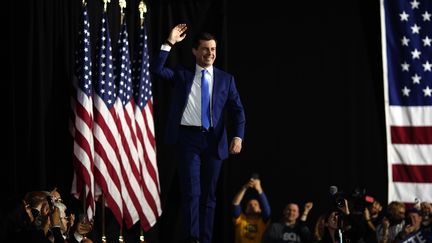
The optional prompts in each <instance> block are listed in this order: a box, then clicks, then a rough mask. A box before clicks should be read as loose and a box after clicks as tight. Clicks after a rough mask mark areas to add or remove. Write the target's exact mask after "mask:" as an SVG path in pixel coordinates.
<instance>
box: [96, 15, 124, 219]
mask: <svg viewBox="0 0 432 243" xmlns="http://www.w3.org/2000/svg"><path fill="white" fill-rule="evenodd" d="M97 48H98V50H97V63H96V70H97V73H96V76H97V78H96V83H95V86H94V87H95V92H94V95H93V100H94V110H93V111H94V128H93V135H94V150H95V159H94V163H95V180H96V182H97V184H98V185H99V186H100V188H101V190H102V193H103V196H104V197H105V200H106V204H107V206H108V207H109V208H110V209H111V211H112V213H113V214H114V217H115V218H116V219H117V221H118V222H119V224H120V225H122V222H123V198H122V191H123V190H124V188H125V183H124V181H123V177H122V169H121V164H120V163H121V155H120V152H119V146H120V145H121V142H120V139H121V138H120V136H119V132H118V129H117V123H118V114H117V111H116V109H115V106H114V104H115V103H116V99H117V91H116V86H115V82H114V76H113V60H112V49H111V38H110V34H109V26H108V18H107V13H106V11H104V12H103V14H102V23H101V27H100V36H99V43H98V45H97Z"/></svg>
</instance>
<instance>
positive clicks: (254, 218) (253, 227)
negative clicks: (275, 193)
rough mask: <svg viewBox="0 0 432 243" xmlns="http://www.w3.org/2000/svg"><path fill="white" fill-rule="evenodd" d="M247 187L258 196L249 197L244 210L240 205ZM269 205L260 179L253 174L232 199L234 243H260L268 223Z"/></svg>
mask: <svg viewBox="0 0 432 243" xmlns="http://www.w3.org/2000/svg"><path fill="white" fill-rule="evenodd" d="M248 189H255V190H256V192H257V193H258V197H257V199H256V198H253V199H250V200H249V201H248V202H247V204H246V207H245V210H244V212H243V211H242V208H241V206H240V203H241V201H242V200H243V197H244V195H245V193H246V191H247V190H248ZM270 211H271V210H270V205H269V203H268V200H267V197H266V195H265V194H264V191H263V189H262V187H261V181H260V179H259V178H258V176H257V175H256V174H255V175H254V176H252V178H251V179H250V180H249V181H248V182H247V183H246V184H245V185H244V186H242V188H241V189H240V190H239V191H238V192H237V194H236V195H235V196H234V199H233V223H234V227H235V228H234V233H235V241H234V242H235V243H260V242H261V238H262V236H263V234H264V232H265V230H266V228H267V226H268V224H269V219H270Z"/></svg>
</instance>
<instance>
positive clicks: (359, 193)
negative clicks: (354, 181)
mask: <svg viewBox="0 0 432 243" xmlns="http://www.w3.org/2000/svg"><path fill="white" fill-rule="evenodd" d="M330 195H331V199H332V201H333V202H332V203H333V205H334V206H335V207H336V208H343V207H344V206H345V199H346V200H348V202H349V205H350V209H351V210H352V212H353V213H358V214H362V213H363V211H364V210H365V208H366V207H367V206H368V205H370V204H372V203H373V202H374V201H375V199H374V198H373V197H371V196H369V195H367V194H366V189H364V188H355V189H354V190H353V191H352V192H351V193H343V192H341V191H338V189H337V187H336V186H331V187H330Z"/></svg>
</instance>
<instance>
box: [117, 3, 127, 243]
mask: <svg viewBox="0 0 432 243" xmlns="http://www.w3.org/2000/svg"><path fill="white" fill-rule="evenodd" d="M119 6H120V24H123V21H124V17H125V13H124V11H123V9H124V8H126V0H119ZM124 242H125V241H124V237H123V223H121V224H120V232H119V243H124Z"/></svg>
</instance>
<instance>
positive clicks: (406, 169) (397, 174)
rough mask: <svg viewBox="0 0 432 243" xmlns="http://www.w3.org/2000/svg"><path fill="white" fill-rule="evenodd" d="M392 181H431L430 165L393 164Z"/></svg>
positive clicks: (431, 171) (431, 167)
mask: <svg viewBox="0 0 432 243" xmlns="http://www.w3.org/2000/svg"><path fill="white" fill-rule="evenodd" d="M392 171H393V181H394V182H410V183H415V182H417V183H432V165H401V164H397V165H393V166H392Z"/></svg>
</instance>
